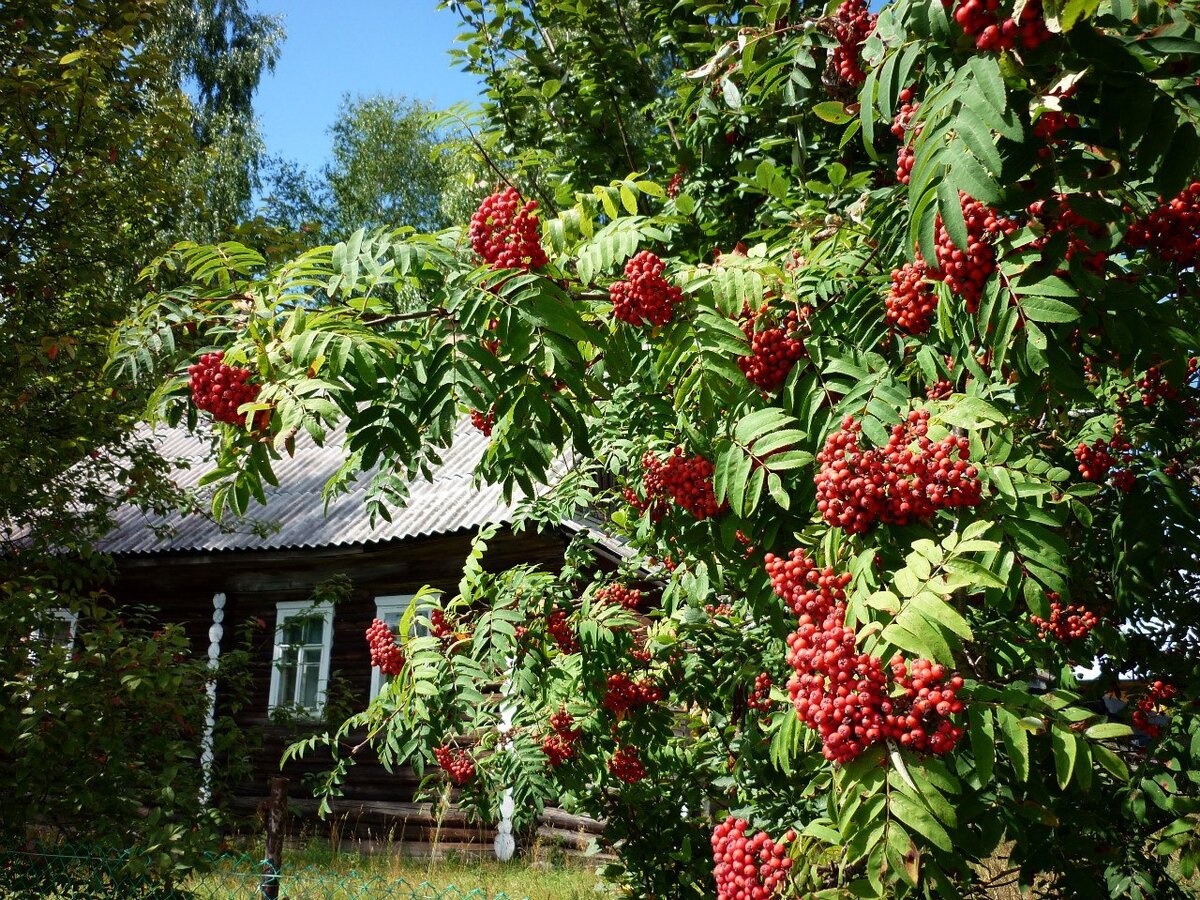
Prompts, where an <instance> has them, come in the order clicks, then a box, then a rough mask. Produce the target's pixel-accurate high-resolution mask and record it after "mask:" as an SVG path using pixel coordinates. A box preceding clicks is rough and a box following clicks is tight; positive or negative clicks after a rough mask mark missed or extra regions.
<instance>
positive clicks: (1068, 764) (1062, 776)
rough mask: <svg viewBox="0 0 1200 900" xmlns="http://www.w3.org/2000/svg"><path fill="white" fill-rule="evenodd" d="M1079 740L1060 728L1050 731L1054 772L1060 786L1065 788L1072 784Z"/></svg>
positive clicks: (1053, 728)
mask: <svg viewBox="0 0 1200 900" xmlns="http://www.w3.org/2000/svg"><path fill="white" fill-rule="evenodd" d="M1078 740H1079V739H1078V738H1076V737H1075V735H1074V734H1072V733H1071V732H1069V731H1067V730H1065V729H1062V728H1058V727H1057V726H1055V727H1052V728H1051V729H1050V747H1051V749H1053V751H1054V771H1055V774H1056V775H1057V776H1058V786H1059V787H1060V788H1065V787H1066V786H1067V785H1068V784H1070V783H1071V772H1072V771H1074V769H1075V756H1076V754H1077V753H1078V752H1079V744H1078Z"/></svg>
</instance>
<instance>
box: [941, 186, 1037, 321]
mask: <svg viewBox="0 0 1200 900" xmlns="http://www.w3.org/2000/svg"><path fill="white" fill-rule="evenodd" d="M959 202H960V203H961V204H962V214H963V220H964V221H965V222H966V225H967V246H966V248H965V249H963V248H961V247H958V246H956V245H955V243H954V241H952V240H951V239H950V234H949V232H947V231H946V226H945V224H944V223H943V222H942V219H941V216H938V220H937V234H936V235H935V238H934V241H935V252H936V254H937V264H938V270H939V271H940V272H941V277H942V280H943V281H944V282H946V284H947V285H949V287H950V290H952V291H953V292H954V293H956V294H958V295H959V296H961V297H962V298H963V301H964V302H965V303H966V305H967V311H968V312H975V311H977V310H978V309H979V300H980V298H981V297H982V296H983V288H984V285H985V284H987V280H988V278H990V277H991V275H992V273H993V272H994V271H996V249H995V247H993V246H992V244H991V240H992V239H993V238H994V237H996V236H998V235H1002V234H1011V233H1012V232H1013V231H1014V230H1016V227H1017V225H1016V223H1015V222H1013V221H1012V220H1010V219H1006V218H1004V217H1003V216H999V215H997V214H996V212H995V210H992V209H989V208H988V207H986V206H984V205H983V204H982V203H980V202H979V201H978V200H972V199H971V198H970V197H968V196H967V195H966V194H964V193H962V192H961V191H960V192H959Z"/></svg>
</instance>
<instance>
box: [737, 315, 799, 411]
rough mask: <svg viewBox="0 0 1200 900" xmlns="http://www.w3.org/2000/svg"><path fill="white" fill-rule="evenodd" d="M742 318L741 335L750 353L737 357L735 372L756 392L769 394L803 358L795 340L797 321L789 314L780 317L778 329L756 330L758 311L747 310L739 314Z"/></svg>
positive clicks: (796, 318) (796, 317) (759, 317)
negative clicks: (744, 337)
mask: <svg viewBox="0 0 1200 900" xmlns="http://www.w3.org/2000/svg"><path fill="white" fill-rule="evenodd" d="M742 317H743V321H742V331H743V332H745V334H746V339H747V340H748V341H750V353H749V354H748V355H746V356H739V357H738V359H737V364H738V368H739V369H741V370H742V374H743V375H745V376H746V380H747V381H749V382H750V383H751V384H753V385H754V386H755V387H757V388H758V389H759V390H762V391H765V392H767V393H771V392H773V391H775V390H777V389H778V388H779V386H780V385H782V384H783V383H784V382H785V381H786V380H787V377H788V374H789V373H790V372H791V371H792V367H793V366H795V365H796V362H797V361H798V360H800V359H802V358H803V357H804V342H803V341H802V340H800V339H799V338H797V337H795V335H796V331H797V328H798V326H799V317H798V316H797V315H796V312H795V311H792V312H789V313H788V314H787V315H786V316H785V317H784V321H783V324H782V325H780V326H775V327H768V328H757V329H756V327H755V326H756V324H757V323H758V321H759V320H760V319H761V317H762V311H761V310H760V311H759V312H758V313H752V312H751V311H750V308H749V307H748V306H747V307H745V308H744V309H743V310H742Z"/></svg>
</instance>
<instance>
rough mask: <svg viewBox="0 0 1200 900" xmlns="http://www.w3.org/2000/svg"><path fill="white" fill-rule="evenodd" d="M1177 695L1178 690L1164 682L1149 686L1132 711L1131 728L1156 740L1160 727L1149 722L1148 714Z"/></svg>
mask: <svg viewBox="0 0 1200 900" xmlns="http://www.w3.org/2000/svg"><path fill="white" fill-rule="evenodd" d="M1177 693H1179V691H1178V689H1177V688H1176V687H1175V686H1174V685H1171V684H1167V683H1166V682H1165V681H1156V682H1154V684H1152V685H1150V690H1149V692H1147V693H1146V694H1145V696H1143V697H1141V698H1140V699H1139V700H1138V702H1137V705H1136V707H1135V708H1134V710H1133V727H1134V728H1136V729H1137V730H1138V731H1140V732H1142V733H1143V734H1145V735H1147V736H1148V737H1149V738H1150V739H1151V740H1156V739H1158V738H1159V737H1161V736H1162V727H1161V726H1160V725H1158V724H1157V723H1156V722H1151V721H1150V714H1151V713H1153V712H1154V710H1155V708H1156V707H1158V706H1160V705H1161V704H1162V703H1164V702H1165V701H1167V700H1170V699H1171V698H1172V697H1174V696H1175V695H1176V694H1177Z"/></svg>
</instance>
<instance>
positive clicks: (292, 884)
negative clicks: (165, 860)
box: [182, 841, 598, 900]
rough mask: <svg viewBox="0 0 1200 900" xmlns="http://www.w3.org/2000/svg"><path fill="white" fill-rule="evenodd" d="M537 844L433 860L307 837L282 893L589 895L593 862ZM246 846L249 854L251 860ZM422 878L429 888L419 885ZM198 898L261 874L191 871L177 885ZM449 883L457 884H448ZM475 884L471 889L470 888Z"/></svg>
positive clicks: (245, 893)
mask: <svg viewBox="0 0 1200 900" xmlns="http://www.w3.org/2000/svg"><path fill="white" fill-rule="evenodd" d="M539 855H542V856H545V855H546V854H544V853H543V854H539V848H537V847H535V848H533V850H532V851H531V853H530V857H531V858H530V859H514V860H512V861H511V862H507V863H502V862H499V861H497V860H495V859H486V858H485V859H474V858H466V857H454V856H449V857H447V858H445V859H437V860H430V859H427V858H413V857H407V856H402V855H400V854H398V853H395V852H387V851H386V850H384V851H376V852H372V853H361V852H356V851H353V850H349V851H348V850H341V851H335V850H334V849H332V848H331V847H329V845H327V844H321V843H318V842H315V841H314V842H311V843H309V844H307V845H306V846H305V847H304V848H303V849H299V850H297V849H289V850H287V851H285V853H284V867H283V871H284V878H283V882H282V890H281V892H280V896H281V897H287V898H289V900H327V898H338V900H341V898H343V897H345V898H349V897H353V898H356V900H383V898H399V900H410V898H411V897H413V896H414V891H415V896H416V897H419V898H420V900H426V898H433V897H437V896H438V895H439V894H443V893H445V894H446V896H447V900H451V898H453V900H458V898H461V897H467V896H468V894H469V895H470V898H471V900H483V898H484V897H487V898H491V897H493V896H495V895H497V894H503V895H504V896H506V897H508V898H510V900H524V898H529V900H584V898H589V900H594V898H596V897H597V891H596V885H597V882H598V879H597V877H596V875H595V867H594V866H593V865H590V864H587V863H585V862H583V861H574V860H570V859H566V858H562V857H561V856H555V857H552V858H543V859H539V858H538V857H539ZM254 858H255V855H254V853H253V851H249V850H248V856H247V859H250V860H253V859H254ZM421 885H428V887H427V888H425V889H421V890H415V889H419V888H420V887H421ZM182 887H183V888H184V889H185V890H187V891H190V892H194V894H195V895H196V896H197V897H199V898H205V900H207V898H210V897H211V898H213V900H217V898H226V897H231V898H243V897H245V898H250V897H254V896H256V892H257V888H258V878H257V876H256V875H255V874H254V870H253V868H248V867H247V866H246V865H244V864H242V865H238V866H236V867H229V866H225V867H218V869H217V871H215V872H211V873H208V874H205V875H202V876H197V877H195V878H193V879H190V880H189V881H188V882H187V883H186V884H184V885H183V886H182ZM451 888H453V889H455V890H453V891H451V890H450V889H451ZM473 892H474V893H473Z"/></svg>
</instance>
